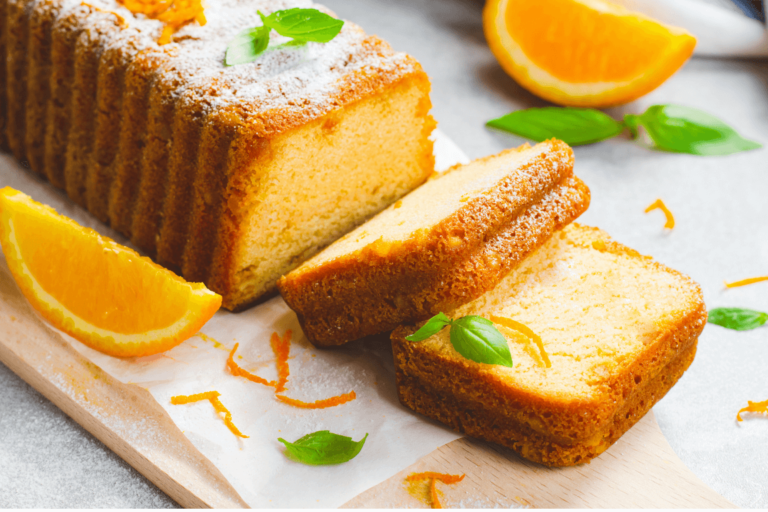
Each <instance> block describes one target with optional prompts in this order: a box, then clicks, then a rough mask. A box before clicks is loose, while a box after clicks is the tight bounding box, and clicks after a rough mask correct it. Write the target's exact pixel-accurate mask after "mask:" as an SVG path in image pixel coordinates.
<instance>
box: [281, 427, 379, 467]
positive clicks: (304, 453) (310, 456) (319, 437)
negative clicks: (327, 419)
mask: <svg viewBox="0 0 768 512" xmlns="http://www.w3.org/2000/svg"><path fill="white" fill-rule="evenodd" d="M366 439H368V434H365V436H364V437H363V438H362V439H361V440H359V441H353V440H352V438H351V437H347V436H342V435H339V434H334V433H333V432H330V431H328V430H319V431H317V432H313V433H311V434H307V435H305V436H304V437H302V438H301V439H297V440H296V441H294V442H292V443H291V442H288V441H286V440H285V439H283V438H282V437H281V438H279V439H278V441H280V442H281V443H283V444H284V445H285V453H286V455H287V457H288V458H289V459H291V460H294V461H296V462H301V463H302V464H308V465H311V466H324V465H330V464H341V463H343V462H348V461H350V460H352V459H354V458H355V457H357V454H359V453H360V450H362V449H363V445H364V444H365V440H366Z"/></svg>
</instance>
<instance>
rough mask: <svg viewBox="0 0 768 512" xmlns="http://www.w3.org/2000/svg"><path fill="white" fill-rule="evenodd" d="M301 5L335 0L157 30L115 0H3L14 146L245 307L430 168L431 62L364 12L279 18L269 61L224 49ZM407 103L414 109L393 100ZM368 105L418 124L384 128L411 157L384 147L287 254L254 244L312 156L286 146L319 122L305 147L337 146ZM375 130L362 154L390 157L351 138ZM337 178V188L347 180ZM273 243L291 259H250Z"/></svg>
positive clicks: (4, 106)
mask: <svg viewBox="0 0 768 512" xmlns="http://www.w3.org/2000/svg"><path fill="white" fill-rule="evenodd" d="M294 7H303V8H318V9H320V10H322V11H325V12H329V11H328V10H327V9H326V8H324V7H322V6H320V5H317V4H314V3H312V2H311V1H309V0H211V2H208V3H207V4H206V12H205V18H206V19H207V23H206V24H205V25H204V26H201V25H198V23H197V22H193V23H189V24H188V25H186V26H184V27H182V28H181V29H180V30H178V31H176V32H175V33H174V35H173V37H172V40H171V42H170V43H169V44H166V45H163V46H160V45H158V43H157V40H158V38H159V36H160V34H161V32H162V30H163V23H162V22H160V21H158V20H153V19H149V18H147V17H145V16H143V15H134V14H133V13H131V12H130V11H129V10H128V9H126V7H125V6H124V5H123V4H121V3H120V2H119V1H118V0H91V1H89V2H88V3H87V4H86V3H82V2H80V0H35V1H22V0H0V9H2V13H3V16H2V20H1V24H0V27H2V33H3V37H2V38H0V43H2V44H0V52H2V64H3V66H2V67H3V69H2V71H3V72H2V73H0V122H1V123H2V126H0V131H1V132H2V135H3V137H5V136H7V139H8V140H7V142H8V144H9V147H10V149H11V150H12V151H13V153H14V155H15V156H16V157H17V158H18V159H20V160H22V161H23V159H24V158H25V155H26V156H28V157H31V160H30V164H31V165H32V167H33V169H34V170H35V171H36V172H40V173H43V174H44V175H45V176H46V177H47V178H48V179H49V181H50V182H51V183H52V184H53V185H54V186H56V187H58V188H62V189H64V190H65V191H66V192H67V194H68V195H69V196H70V197H71V199H72V200H73V201H75V202H76V203H78V204H80V205H81V206H84V207H86V208H87V209H89V210H90V211H91V212H92V213H93V214H94V215H95V216H96V217H98V218H99V219H100V220H102V221H104V222H108V223H109V224H110V225H111V226H112V227H113V228H114V229H116V230H117V231H119V232H120V233H122V234H123V235H125V236H126V237H128V238H129V239H131V241H132V242H133V243H134V244H135V245H136V246H137V247H138V248H139V249H141V250H142V251H144V252H145V253H146V254H147V255H149V256H151V257H153V258H156V259H157V261H158V262H159V263H161V264H163V265H165V266H167V267H169V268H171V269H172V270H175V271H177V272H180V273H182V275H184V277H186V278H187V279H190V280H195V281H204V282H205V283H206V284H207V285H208V286H209V288H211V289H213V290H214V291H216V292H218V293H220V294H221V295H223V297H224V306H225V307H227V308H229V309H242V308H244V307H246V306H247V305H248V304H251V303H253V302H254V301H257V300H258V299H259V297H262V296H264V295H268V294H270V293H272V292H274V290H275V282H276V280H277V279H278V278H279V277H280V275H282V273H285V272H288V271H289V270H291V269H292V268H293V267H295V266H296V265H298V264H300V263H301V262H302V261H303V259H305V258H308V257H310V256H311V255H312V254H314V253H315V252H317V251H318V250H319V249H321V248H322V247H323V246H325V245H328V244H329V243H330V242H332V241H333V240H334V239H336V238H338V237H340V236H342V235H343V234H345V233H346V232H348V231H349V230H350V229H353V228H354V227H356V226H357V225H359V224H360V223H362V222H363V221H365V220H366V219H367V218H369V217H371V216H372V215H374V214H376V213H377V212H378V211H380V210H382V209H383V208H385V207H386V206H387V205H389V204H391V203H392V202H394V201H396V200H397V199H399V198H400V197H401V196H402V195H404V194H405V193H407V192H408V191H410V190H412V189H413V188H415V187H417V186H418V185H420V184H421V183H423V182H424V181H425V180H426V178H427V176H428V175H429V174H430V173H431V172H432V170H433V168H434V159H433V156H432V142H431V141H430V140H429V139H428V137H429V135H430V133H431V132H432V130H433V129H434V126H435V123H434V120H433V119H432V118H431V116H430V115H429V110H430V108H431V103H430V101H429V90H430V85H429V79H428V78H427V76H426V74H425V73H424V71H423V69H422V68H421V66H420V65H419V63H418V62H417V61H416V60H414V59H413V58H411V57H409V56H407V55H406V54H404V53H398V52H395V51H393V50H392V48H391V47H390V46H389V45H388V44H387V43H386V42H385V41H383V40H381V39H379V38H378V37H375V36H368V35H366V34H365V32H364V31H363V30H362V29H361V28H360V27H358V26H356V25H354V24H353V23H351V22H345V24H344V26H343V27H342V29H341V32H340V33H339V34H338V35H337V36H336V37H335V38H334V39H332V40H331V41H329V42H327V43H314V42H310V43H307V44H304V45H300V46H299V45H283V44H282V43H284V42H286V39H285V38H283V37H282V36H279V35H278V34H276V33H274V32H273V33H272V34H271V37H272V39H274V41H273V43H275V44H273V45H271V46H270V48H269V50H268V51H266V52H265V53H264V54H263V55H261V56H260V57H259V58H258V59H257V60H256V61H255V62H253V63H247V64H242V65H238V66H225V65H224V56H225V52H226V48H227V45H228V44H229V42H230V41H231V40H232V39H233V38H234V37H235V36H236V34H238V33H239V32H241V31H242V30H243V29H244V28H246V27H253V26H258V25H260V23H261V21H260V17H259V15H258V11H261V12H264V13H266V14H269V13H271V12H274V11H276V10H280V9H290V8H294ZM28 46H29V48H28ZM404 91H405V92H404ZM414 96H418V101H415V102H414V101H412V99H413V97H414ZM387 102H389V103H387ZM387 104H389V105H390V107H391V108H390V110H387V109H386V108H382V105H384V106H386V105H387ZM406 104H407V105H406ZM403 105H406V106H407V108H409V109H410V111H408V112H397V115H395V112H396V111H397V108H401V110H402V108H405V107H403ZM356 108H357V109H358V110H360V109H362V110H365V109H370V110H371V113H370V116H369V117H370V119H369V121H368V122H367V124H369V125H370V124H371V123H372V122H374V119H375V122H381V123H384V124H386V123H393V124H394V123H395V122H397V121H399V122H400V123H401V127H407V128H411V129H410V131H409V130H401V131H400V132H399V133H397V130H395V131H396V133H395V134H394V135H391V136H389V139H388V140H386V141H385V142H386V144H387V148H385V150H384V148H383V146H382V145H381V144H379V149H382V150H383V153H382V154H385V155H387V156H388V157H390V160H391V161H395V160H402V161H405V162H406V164H405V165H399V167H398V168H393V167H392V166H390V165H387V164H386V162H384V163H382V159H381V158H379V160H378V161H377V162H378V163H377V167H375V168H374V167H371V169H370V170H369V172H368V173H367V174H365V176H366V179H367V180H368V182H369V183H370V185H371V193H370V197H368V198H362V199H361V200H360V201H359V202H358V203H354V202H351V203H350V202H348V203H347V204H346V205H345V206H344V208H341V209H339V211H338V217H339V218H340V219H343V221H340V222H337V221H335V220H333V219H329V221H328V224H329V225H328V226H327V227H324V226H319V227H318V230H317V231H318V233H317V236H314V235H312V234H307V233H298V234H297V236H298V239H297V241H296V244H295V245H296V247H294V248H293V249H292V250H291V251H283V253H282V254H274V253H273V251H272V250H271V249H272V248H273V247H272V246H270V244H268V243H267V244H266V248H267V250H265V251H263V254H260V255H254V254H253V251H252V246H253V243H252V242H253V238H256V237H258V232H257V231H258V230H256V231H255V228H254V226H253V222H252V220H253V215H254V212H255V211H258V210H259V205H262V206H264V207H265V209H266V210H269V209H270V208H272V209H274V208H276V207H278V206H279V205H276V204H266V203H263V201H262V200H261V196H262V195H264V190H265V187H267V186H268V185H269V184H270V183H273V182H276V181H280V180H281V179H284V175H291V174H293V173H300V172H301V171H302V169H300V168H291V163H290V162H292V161H294V160H296V159H295V158H294V157H293V155H286V154H280V152H279V148H280V147H281V146H280V145H281V144H284V142H285V141H286V140H290V139H291V138H292V137H300V136H302V134H304V135H307V133H308V131H314V132H313V135H311V137H310V138H312V137H314V145H313V146H311V147H308V148H307V151H308V152H309V153H312V152H319V151H326V150H330V151H336V150H337V149H338V148H332V147H329V146H328V145H327V144H326V146H325V147H324V146H323V144H324V141H325V140H326V136H329V137H328V140H331V139H332V137H330V135H332V133H333V127H334V126H335V125H338V124H339V121H340V120H343V119H345V116H346V113H347V112H348V111H350V110H353V109H356ZM376 109H378V111H377V114H378V118H376V116H374V115H373V111H374V110H376ZM404 114H405V115H404ZM388 130H390V129H388ZM360 131H361V132H362V131H363V130H360ZM385 133H391V130H390V131H387V132H385ZM369 135H370V134H367V135H366V136H365V137H362V136H361V137H358V138H355V137H354V133H348V134H347V137H346V139H345V144H346V145H347V146H349V147H350V148H352V149H351V150H350V151H349V155H354V159H356V160H357V161H358V162H359V161H364V160H365V159H366V158H365V157H366V156H367V157H369V160H371V161H373V160H376V158H375V157H377V156H378V155H376V154H371V152H372V151H374V149H376V148H374V147H373V146H371V147H370V148H369V154H367V155H364V154H361V152H360V151H358V152H357V153H356V152H355V151H354V150H356V149H359V148H360V147H363V146H366V144H368V141H369V140H370V137H369ZM3 137H0V145H2V144H3V142H4V139H3ZM344 154H345V153H343V152H342V154H341V156H342V157H343V156H344ZM361 156H362V157H363V158H362V160H361V158H360V157H361ZM352 160H353V158H351V157H350V159H349V160H348V161H345V159H344V158H338V159H337V160H336V163H335V169H336V170H337V174H338V175H339V176H341V177H343V176H345V173H350V174H352V173H354V174H357V175H359V170H360V169H358V168H357V163H356V162H353V161H352ZM268 169H269V171H268ZM353 178H354V176H353ZM313 179H314V178H313V176H311V175H310V172H307V176H306V180H304V182H303V183H300V184H299V185H300V186H299V187H298V188H295V189H294V190H290V191H288V190H286V194H288V193H294V194H295V195H297V197H301V196H302V194H306V195H312V194H317V192H318V189H320V188H322V185H323V183H320V182H314V181H313ZM325 193H326V196H327V197H325V202H326V203H328V204H333V203H334V202H342V201H343V200H344V197H345V196H344V194H345V193H346V192H345V191H339V190H337V191H333V190H330V191H325ZM282 200H283V201H285V198H283V199H282ZM278 201H280V199H278ZM262 257H263V258H266V259H269V260H272V261H276V262H278V263H279V264H277V265H276V268H274V269H268V270H267V271H265V272H260V271H258V270H254V269H255V268H256V267H258V265H257V264H255V263H254V260H258V259H259V258H262Z"/></svg>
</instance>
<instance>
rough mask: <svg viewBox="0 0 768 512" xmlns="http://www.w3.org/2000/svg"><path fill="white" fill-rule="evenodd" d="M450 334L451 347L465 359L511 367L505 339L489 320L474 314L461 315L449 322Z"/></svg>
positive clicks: (510, 357) (510, 356) (510, 355)
mask: <svg viewBox="0 0 768 512" xmlns="http://www.w3.org/2000/svg"><path fill="white" fill-rule="evenodd" d="M450 336H451V344H452V345H453V348H455V349H456V352H458V353H459V354H461V355H462V356H464V357H466V358H467V359H469V360H471V361H475V362H476V363H484V364H497V365H502V366H508V367H510V368H511V367H512V354H511V353H510V352H509V346H508V345H507V339H506V338H505V337H504V335H503V334H501V333H500V332H499V331H498V329H496V327H494V325H493V322H491V321H490V320H488V319H486V318H483V317H481V316H474V315H468V316H464V317H461V318H459V319H457V320H454V321H453V323H452V324H451V334H450Z"/></svg>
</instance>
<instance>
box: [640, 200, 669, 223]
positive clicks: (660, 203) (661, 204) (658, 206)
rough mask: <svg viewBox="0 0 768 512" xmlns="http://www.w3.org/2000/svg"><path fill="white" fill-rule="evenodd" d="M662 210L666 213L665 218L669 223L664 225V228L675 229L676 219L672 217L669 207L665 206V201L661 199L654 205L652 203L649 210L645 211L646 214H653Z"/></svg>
mask: <svg viewBox="0 0 768 512" xmlns="http://www.w3.org/2000/svg"><path fill="white" fill-rule="evenodd" d="M656 209H658V210H661V211H662V212H664V217H666V218H667V221H666V222H665V223H664V227H665V228H666V229H672V228H674V227H675V217H674V215H672V212H671V211H670V210H669V208H667V205H665V204H664V201H662V200H661V199H657V200H655V201H654V202H653V203H651V204H650V205H649V206H648V208H646V209H645V213H648V212H651V211H653V210H656Z"/></svg>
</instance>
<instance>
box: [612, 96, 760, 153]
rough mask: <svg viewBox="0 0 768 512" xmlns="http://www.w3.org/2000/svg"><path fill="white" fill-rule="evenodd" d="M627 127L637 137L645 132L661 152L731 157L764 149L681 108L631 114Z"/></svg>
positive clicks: (699, 113) (709, 117) (663, 107)
mask: <svg viewBox="0 0 768 512" xmlns="http://www.w3.org/2000/svg"><path fill="white" fill-rule="evenodd" d="M624 123H625V124H626V125H627V127H628V128H629V129H630V131H631V132H632V135H633V136H634V137H637V134H638V127H639V126H642V127H643V128H645V130H646V132H647V133H648V136H649V137H650V139H651V140H652V141H653V143H654V145H655V146H656V148H658V149H662V150H664V151H673V152H676V153H689V154H691V155H702V156H713V155H730V154H732V153H738V152H740V151H749V150H750V149H757V148H761V147H763V145H762V144H760V143H758V142H754V141H751V140H747V139H745V138H744V137H742V136H741V135H739V134H738V133H737V132H736V130H734V129H733V128H731V127H730V126H728V125H727V124H725V123H724V122H722V121H721V120H720V119H718V118H716V117H714V116H712V115H709V114H707V113H706V112H703V111H701V110H699V109H695V108H691V107H684V106H681V105H654V106H652V107H650V108H649V109H648V110H646V111H645V112H644V113H643V114H640V115H634V114H627V115H625V116H624Z"/></svg>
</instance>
